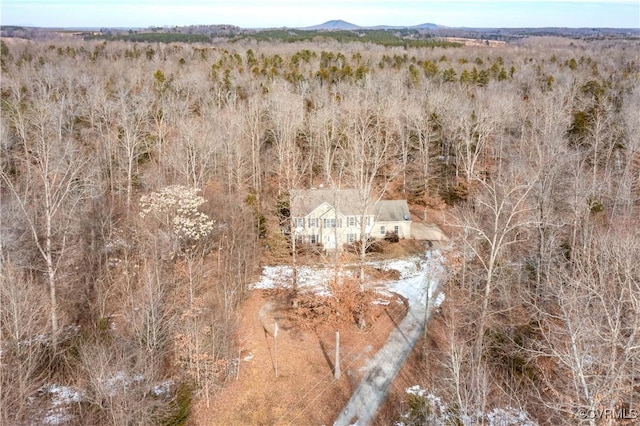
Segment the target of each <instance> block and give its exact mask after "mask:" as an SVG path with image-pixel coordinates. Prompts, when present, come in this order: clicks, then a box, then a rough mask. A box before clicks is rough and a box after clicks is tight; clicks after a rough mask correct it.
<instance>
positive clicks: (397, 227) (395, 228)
mask: <svg viewBox="0 0 640 426" xmlns="http://www.w3.org/2000/svg"><path fill="white" fill-rule="evenodd" d="M393 233H394V234H396V235H398V234H400V227H399V226H398V225H396V226H394V227H393Z"/></svg>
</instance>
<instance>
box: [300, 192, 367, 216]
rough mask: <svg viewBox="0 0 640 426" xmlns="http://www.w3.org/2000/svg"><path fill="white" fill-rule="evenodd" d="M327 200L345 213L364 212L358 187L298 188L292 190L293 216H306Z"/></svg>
mask: <svg viewBox="0 0 640 426" xmlns="http://www.w3.org/2000/svg"><path fill="white" fill-rule="evenodd" d="M325 202H326V203H329V204H330V205H331V206H333V207H335V208H336V209H337V210H338V211H339V212H340V213H342V214H345V215H355V214H359V213H361V212H362V202H361V201H360V196H359V195H358V190H357V189H301V190H298V189H296V190H292V191H291V205H290V209H291V216H292V217H302V216H306V215H307V214H309V213H310V212H311V211H312V210H313V209H315V208H316V207H318V206H319V205H321V204H322V203H325Z"/></svg>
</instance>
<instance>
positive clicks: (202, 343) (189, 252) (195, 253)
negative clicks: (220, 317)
mask: <svg viewBox="0 0 640 426" xmlns="http://www.w3.org/2000/svg"><path fill="white" fill-rule="evenodd" d="M205 202H206V200H205V199H204V197H202V196H201V195H200V190H199V189H197V188H192V187H185V186H180V185H172V186H167V187H165V188H162V189H161V190H159V191H157V192H153V193H151V194H149V195H146V196H144V197H142V198H141V199H140V207H141V211H140V216H141V217H142V218H145V219H147V218H150V219H152V220H155V221H157V223H158V224H159V226H160V227H161V228H163V229H164V230H166V231H168V232H170V233H171V234H173V241H174V243H176V244H177V247H176V248H175V251H174V254H180V255H181V256H180V258H178V259H176V262H175V264H174V272H175V274H176V276H177V277H178V278H180V279H184V280H185V281H184V282H185V284H186V285H185V286H178V288H176V289H174V290H175V291H176V294H175V296H177V298H178V300H184V301H185V302H186V303H185V305H182V304H178V310H179V311H180V314H179V315H180V322H179V325H178V326H177V328H176V330H175V334H174V339H175V347H176V354H177V361H178V363H179V364H180V365H182V366H183V367H184V371H185V374H187V375H188V376H189V377H190V378H191V379H192V380H194V381H195V383H196V384H197V385H198V386H199V387H201V388H202V389H205V390H208V388H209V386H208V385H209V382H210V381H211V380H213V379H212V374H213V373H212V372H213V371H214V370H215V357H214V356H213V351H212V350H210V347H209V346H208V345H207V342H208V341H209V340H210V338H211V337H210V334H211V333H210V329H209V326H208V325H206V323H207V321H206V305H207V303H206V294H205V292H203V289H204V287H203V284H204V282H205V281H206V279H205V276H206V273H205V272H204V271H203V269H204V268H203V264H204V257H205V253H206V249H205V247H206V245H205V244H204V243H205V240H206V238H207V237H208V236H209V235H210V234H211V233H212V232H213V229H214V224H215V221H214V220H213V219H211V218H210V217H209V216H208V215H207V214H205V213H203V212H201V211H200V210H198V209H199V207H200V206H202V205H203V204H204V203H205ZM199 248H201V249H202V250H201V251H200V250H199ZM187 292H188V294H185V293H187ZM205 393H206V392H205Z"/></svg>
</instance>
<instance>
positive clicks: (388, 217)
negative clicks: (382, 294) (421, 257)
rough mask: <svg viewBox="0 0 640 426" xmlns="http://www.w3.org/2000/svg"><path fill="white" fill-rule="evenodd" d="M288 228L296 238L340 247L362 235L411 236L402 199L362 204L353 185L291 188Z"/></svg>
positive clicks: (409, 219)
mask: <svg viewBox="0 0 640 426" xmlns="http://www.w3.org/2000/svg"><path fill="white" fill-rule="evenodd" d="M290 197H291V198H290V214H291V232H292V233H293V236H295V238H296V239H297V240H298V241H301V242H306V243H311V244H320V245H322V246H323V247H324V248H325V249H328V250H333V249H336V248H341V247H342V246H343V245H344V244H345V243H353V242H355V241H358V240H360V239H361V237H362V236H363V235H362V233H363V230H364V236H365V237H368V236H370V237H375V238H384V237H385V236H386V235H387V233H395V234H396V235H398V237H399V238H409V237H410V236H411V218H410V214H409V207H408V205H407V201H406V200H380V201H378V202H377V203H374V202H371V205H369V206H366V208H365V206H364V203H363V202H362V200H361V197H360V196H359V194H358V191H357V190H355V189H308V190H293V191H291V194H290Z"/></svg>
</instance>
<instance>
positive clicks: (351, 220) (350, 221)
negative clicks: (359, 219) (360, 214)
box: [347, 216, 356, 226]
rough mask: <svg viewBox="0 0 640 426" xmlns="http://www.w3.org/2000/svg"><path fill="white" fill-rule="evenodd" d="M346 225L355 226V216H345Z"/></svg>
mask: <svg viewBox="0 0 640 426" xmlns="http://www.w3.org/2000/svg"><path fill="white" fill-rule="evenodd" d="M347 226H356V217H355V216H349V217H347Z"/></svg>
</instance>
